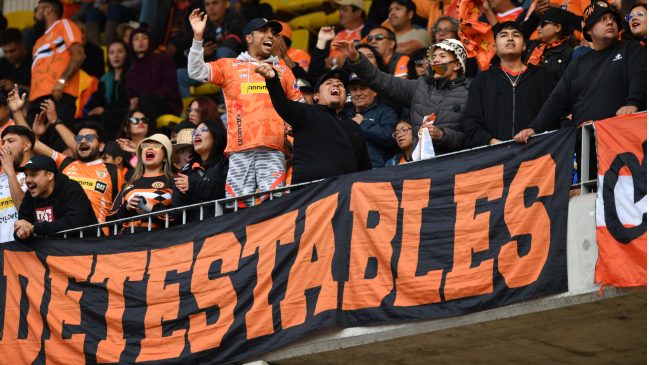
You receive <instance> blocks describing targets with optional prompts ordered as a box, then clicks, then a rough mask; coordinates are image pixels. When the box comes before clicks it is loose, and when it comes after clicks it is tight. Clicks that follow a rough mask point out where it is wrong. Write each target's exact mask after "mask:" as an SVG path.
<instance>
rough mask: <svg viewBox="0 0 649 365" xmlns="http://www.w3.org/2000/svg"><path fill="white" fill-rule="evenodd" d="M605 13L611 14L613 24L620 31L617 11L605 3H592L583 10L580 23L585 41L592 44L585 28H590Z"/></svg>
mask: <svg viewBox="0 0 649 365" xmlns="http://www.w3.org/2000/svg"><path fill="white" fill-rule="evenodd" d="M606 13H611V14H613V16H614V17H615V22H616V23H617V29H618V30H622V18H621V16H620V14H618V13H617V11H615V10H613V8H611V6H610V5H609V4H608V3H607V2H606V1H593V2H592V3H591V4H590V5H588V6H587V7H586V9H584V20H583V21H582V22H581V28H582V29H583V34H584V38H586V40H587V41H589V42H592V41H593V39H592V38H591V37H590V35H589V34H587V33H586V28H588V27H590V26H592V25H593V24H595V22H597V19H599V18H600V17H601V16H602V15H604V14H606Z"/></svg>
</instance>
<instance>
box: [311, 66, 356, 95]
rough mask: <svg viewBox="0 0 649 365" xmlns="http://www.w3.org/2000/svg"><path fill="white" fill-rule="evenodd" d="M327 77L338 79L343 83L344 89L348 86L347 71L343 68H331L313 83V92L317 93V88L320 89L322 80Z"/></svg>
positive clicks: (327, 78)
mask: <svg viewBox="0 0 649 365" xmlns="http://www.w3.org/2000/svg"><path fill="white" fill-rule="evenodd" d="M329 79H338V80H340V81H341V82H342V83H343V86H344V87H345V89H347V88H349V75H348V74H347V72H345V71H343V70H331V71H329V72H327V73H326V74H324V75H322V76H320V78H319V79H318V82H316V83H315V88H314V92H316V93H317V92H318V90H320V85H322V83H323V82H325V81H327V80H329Z"/></svg>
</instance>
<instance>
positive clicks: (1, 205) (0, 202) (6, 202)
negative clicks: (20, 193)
mask: <svg viewBox="0 0 649 365" xmlns="http://www.w3.org/2000/svg"><path fill="white" fill-rule="evenodd" d="M13 206H14V201H13V200H12V199H11V197H8V198H4V199H0V210H3V209H7V208H11V207H13Z"/></svg>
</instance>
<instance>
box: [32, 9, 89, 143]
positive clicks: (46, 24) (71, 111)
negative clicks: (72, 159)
mask: <svg viewBox="0 0 649 365" xmlns="http://www.w3.org/2000/svg"><path fill="white" fill-rule="evenodd" d="M62 14H63V5H62V4H61V2H60V1H59V0H40V1H39V2H38V6H37V7H36V9H35V11H34V30H36V33H39V34H43V35H42V36H41V37H40V38H38V40H37V41H36V43H35V44H34V50H33V59H34V60H33V63H32V84H31V89H30V91H29V101H30V104H29V111H28V112H27V121H28V122H29V123H30V125H31V123H33V120H34V118H35V117H36V115H37V114H39V113H40V112H41V108H40V107H41V103H42V102H44V101H45V100H47V99H52V100H54V101H55V102H56V111H57V113H58V115H59V116H60V117H61V119H62V120H64V121H65V122H66V123H71V122H72V121H73V119H74V115H75V113H76V111H77V107H76V99H77V97H78V96H79V73H78V71H79V68H81V64H82V63H83V61H84V59H85V57H86V55H85V52H84V50H83V45H82V44H81V31H80V30H79V28H78V27H77V25H76V24H74V23H73V22H70V21H68V20H67V19H61V16H62ZM68 127H72V125H68ZM44 138H47V142H48V144H49V145H50V146H52V148H54V149H55V150H57V151H62V150H63V149H65V144H64V143H63V141H62V140H61V138H59V136H58V135H57V133H56V132H55V131H52V133H51V135H50V133H48V135H47V136H45V137H44Z"/></svg>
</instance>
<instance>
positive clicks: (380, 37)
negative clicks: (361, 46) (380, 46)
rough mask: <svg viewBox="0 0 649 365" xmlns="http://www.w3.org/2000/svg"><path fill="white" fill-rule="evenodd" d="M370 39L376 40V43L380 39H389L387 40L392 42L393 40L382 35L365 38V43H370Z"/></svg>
mask: <svg viewBox="0 0 649 365" xmlns="http://www.w3.org/2000/svg"><path fill="white" fill-rule="evenodd" d="M372 39H376V40H377V41H380V40H381V39H389V40H393V39H391V38H390V37H388V36H385V35H383V34H375V35H370V36H367V41H368V42H371V41H372Z"/></svg>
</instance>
